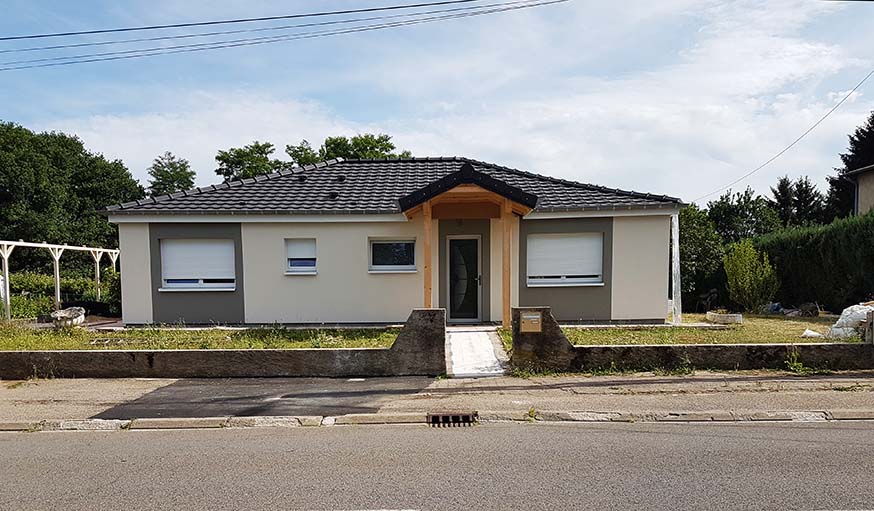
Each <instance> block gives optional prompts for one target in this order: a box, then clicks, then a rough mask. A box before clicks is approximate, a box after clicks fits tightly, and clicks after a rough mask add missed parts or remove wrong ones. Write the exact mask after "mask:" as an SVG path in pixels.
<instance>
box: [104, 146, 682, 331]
mask: <svg viewBox="0 0 874 511" xmlns="http://www.w3.org/2000/svg"><path fill="white" fill-rule="evenodd" d="M681 206H682V203H681V202H680V200H678V199H676V198H672V197H667V196H657V195H650V194H646V193H638V192H628V191H622V190H615V189H610V188H605V187H601V186H594V185H589V184H583V183H577V182H572V181H566V180H562V179H556V178H552V177H547V176H543V175H538V174H533V173H529V172H523V171H519V170H515V169H510V168H506V167H502V166H499V165H493V164H490V163H484V162H481V161H476V160H471V159H467V158H457V157H450V158H405V159H379V160H342V159H337V160H330V161H327V162H324V163H320V164H317V165H313V166H307V167H302V168H296V169H293V170H287V171H281V172H277V173H274V174H269V175H263V176H257V177H254V178H250V179H243V180H239V181H231V182H227V183H223V184H218V185H213V186H208V187H205V188H197V189H194V190H190V191H186V192H179V193H174V194H172V195H166V196H161V197H155V198H151V199H143V200H139V201H136V202H130V203H125V204H119V205H116V206H111V207H109V208H107V214H108V216H109V219H110V221H111V222H113V223H116V224H118V227H119V246H120V250H121V287H122V314H123V321H124V323H126V324H149V323H178V322H184V323H189V324H203V323H222V324H271V323H282V324H326V323H327V324H334V323H396V322H403V321H404V320H405V319H406V318H407V316H408V315H409V313H410V311H411V310H412V309H413V308H419V307H426V308H427V307H441V308H445V309H446V310H447V318H448V321H450V322H457V323H464V322H470V323H479V322H503V323H504V324H507V323H508V321H509V319H510V308H511V307H513V306H534V305H549V306H552V309H553V313H554V315H555V316H556V318H557V319H558V320H560V321H568V322H570V321H574V322H591V323H634V322H660V323H663V322H664V321H665V318H666V316H667V312H668V297H669V292H668V290H669V283H670V281H671V278H670V275H671V271H670V268H671V265H672V264H674V265H679V260H678V257H674V259H673V261H672V259H671V252H672V248H671V247H672V243H671V239H672V233H673V236H677V232H678V231H677V228H676V219H677V213H678V210H679V208H680V207H681ZM672 221H673V222H674V226H673V228H672ZM676 267H678V266H676ZM674 273H678V272H674ZM674 285H679V283H678V281H676V282H675V283H674ZM678 302H679V301H678Z"/></svg>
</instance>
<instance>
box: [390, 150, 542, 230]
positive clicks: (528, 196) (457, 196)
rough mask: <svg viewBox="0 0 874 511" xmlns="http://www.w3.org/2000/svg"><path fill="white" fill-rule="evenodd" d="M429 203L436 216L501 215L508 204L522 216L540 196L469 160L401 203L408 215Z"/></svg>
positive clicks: (400, 200) (474, 216) (413, 213)
mask: <svg viewBox="0 0 874 511" xmlns="http://www.w3.org/2000/svg"><path fill="white" fill-rule="evenodd" d="M425 204H428V205H429V207H430V208H431V211H432V217H433V218H438V219H439V218H499V217H500V216H501V211H502V208H504V207H505V204H506V206H507V207H509V209H510V210H511V211H512V212H513V213H515V214H518V215H520V216H524V215H527V214H528V213H530V212H531V210H532V209H534V207H535V206H536V205H537V196H536V195H534V194H533V193H529V192H526V191H525V190H522V189H521V188H518V187H515V186H513V185H510V184H508V183H506V182H504V181H501V180H499V179H495V178H493V177H492V176H490V175H488V174H485V173H483V172H479V171H478V170H476V169H475V168H474V167H473V165H471V164H470V163H465V164H464V165H462V166H461V169H459V170H458V171H457V172H453V173H452V174H448V175H446V176H444V177H442V178H440V179H438V180H436V181H433V182H432V183H430V184H428V185H427V186H424V187H422V188H420V189H418V190H416V191H414V192H412V193H410V194H408V195H405V196H404V197H401V198H400V199H398V205H399V207H400V209H401V211H403V213H404V215H405V216H406V217H407V218H411V217H413V216H415V215H416V213H418V212H420V211H421V210H422V209H423V207H424V205H425Z"/></svg>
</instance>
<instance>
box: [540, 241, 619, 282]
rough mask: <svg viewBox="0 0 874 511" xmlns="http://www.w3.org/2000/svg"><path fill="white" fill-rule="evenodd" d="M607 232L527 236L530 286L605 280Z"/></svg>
mask: <svg viewBox="0 0 874 511" xmlns="http://www.w3.org/2000/svg"><path fill="white" fill-rule="evenodd" d="M603 253H604V235H603V234H601V233H588V232H586V233H561V234H529V235H528V258H527V268H528V286H529V287H536V286H586V285H600V284H603V283H604V274H603V255H602V254H603Z"/></svg>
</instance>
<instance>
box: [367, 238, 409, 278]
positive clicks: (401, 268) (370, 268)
mask: <svg viewBox="0 0 874 511" xmlns="http://www.w3.org/2000/svg"><path fill="white" fill-rule="evenodd" d="M389 243H405V244H406V243H412V244H413V263H412V264H374V263H373V245H374V244H389ZM417 264H418V261H417V258H416V238H369V239H368V240H367V272H368V273H416V272H417V271H418V266H417Z"/></svg>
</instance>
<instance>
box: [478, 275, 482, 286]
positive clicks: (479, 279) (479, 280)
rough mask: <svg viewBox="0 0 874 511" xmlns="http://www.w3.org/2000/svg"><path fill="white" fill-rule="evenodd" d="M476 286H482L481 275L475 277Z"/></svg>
mask: <svg viewBox="0 0 874 511" xmlns="http://www.w3.org/2000/svg"><path fill="white" fill-rule="evenodd" d="M476 284H477V285H478V286H481V285H483V276H482V275H477V276H476Z"/></svg>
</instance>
